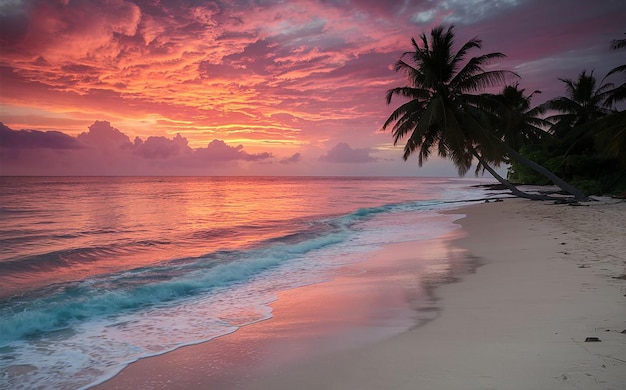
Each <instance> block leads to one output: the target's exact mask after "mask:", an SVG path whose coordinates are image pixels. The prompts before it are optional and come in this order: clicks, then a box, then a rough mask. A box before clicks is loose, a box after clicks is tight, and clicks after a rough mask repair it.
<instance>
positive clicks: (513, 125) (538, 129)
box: [494, 83, 550, 151]
mask: <svg viewBox="0 0 626 390" xmlns="http://www.w3.org/2000/svg"><path fill="white" fill-rule="evenodd" d="M525 92H526V90H524V89H520V88H519V84H517V83H516V84H514V85H507V86H505V87H504V89H503V90H502V92H500V94H498V95H494V100H495V101H496V102H497V103H498V105H497V106H496V107H495V112H496V113H497V118H498V119H497V122H498V123H497V124H496V134H498V135H499V136H500V137H502V139H503V141H504V142H505V143H506V144H507V145H508V146H510V147H511V148H512V149H513V150H515V151H519V150H520V148H521V147H522V146H524V145H528V144H537V143H539V142H541V140H542V139H545V138H547V137H549V134H548V133H546V132H545V131H544V128H547V127H548V126H549V125H550V122H548V121H546V120H545V119H543V118H542V115H543V114H544V113H545V107H544V106H541V105H539V106H535V107H532V108H531V100H532V98H533V96H534V95H535V94H538V93H541V91H533V92H532V93H531V94H529V95H525Z"/></svg>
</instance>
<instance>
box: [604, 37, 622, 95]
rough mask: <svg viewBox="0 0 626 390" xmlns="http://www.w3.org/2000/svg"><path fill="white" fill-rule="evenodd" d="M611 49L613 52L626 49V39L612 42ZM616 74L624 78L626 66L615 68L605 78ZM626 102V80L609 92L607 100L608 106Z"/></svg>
mask: <svg viewBox="0 0 626 390" xmlns="http://www.w3.org/2000/svg"><path fill="white" fill-rule="evenodd" d="M611 49H613V50H620V49H626V38H625V39H613V40H612V41H611ZM616 73H623V74H624V76H626V64H624V65H620V66H616V67H615V68H613V69H611V70H610V71H609V73H607V74H606V76H605V77H604V78H605V79H606V78H607V77H609V76H611V75H613V74H616ZM624 100H626V80H625V81H624V82H623V83H622V84H621V85H619V86H617V87H615V88H614V89H613V90H611V91H609V93H608V96H607V98H606V104H607V105H609V106H613V105H614V104H616V103H619V102H622V101H624Z"/></svg>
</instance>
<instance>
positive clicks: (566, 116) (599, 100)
mask: <svg viewBox="0 0 626 390" xmlns="http://www.w3.org/2000/svg"><path fill="white" fill-rule="evenodd" d="M559 80H561V81H562V82H563V83H565V91H566V96H559V97H556V98H554V99H551V100H548V101H547V102H546V103H545V106H546V108H548V109H551V110H555V111H557V112H558V114H555V115H552V116H550V117H548V118H546V119H548V120H549V121H551V122H553V123H554V124H553V126H552V127H551V128H550V132H552V133H553V134H554V135H555V136H556V137H557V138H561V139H563V138H566V137H567V138H574V139H578V138H580V137H581V134H579V132H572V129H573V128H575V127H577V126H581V125H584V124H586V123H589V122H592V121H595V120H598V119H600V118H602V117H605V116H607V115H609V114H611V110H609V109H608V108H607V103H606V100H607V98H608V96H609V95H608V93H609V92H611V89H612V88H613V84H610V83H607V84H602V85H600V86H599V87H596V85H597V81H596V78H595V77H594V75H593V71H592V72H591V73H590V74H587V71H585V70H584V71H582V72H581V73H580V74H579V75H578V78H577V79H576V80H571V79H559Z"/></svg>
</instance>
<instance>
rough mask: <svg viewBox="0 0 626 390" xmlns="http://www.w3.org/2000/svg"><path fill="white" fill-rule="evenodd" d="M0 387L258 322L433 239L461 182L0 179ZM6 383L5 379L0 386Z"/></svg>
mask: <svg viewBox="0 0 626 390" xmlns="http://www.w3.org/2000/svg"><path fill="white" fill-rule="evenodd" d="M0 183H1V193H0V207H1V208H0V215H1V217H2V224H1V225H0V372H1V373H2V376H1V377H0V383H1V382H4V384H5V385H7V387H8V388H16V389H17V388H38V387H41V388H79V387H84V386H89V385H90V384H93V383H98V382H99V381H102V380H103V379H105V378H108V377H110V376H111V375H113V374H115V373H116V372H118V371H119V370H120V369H121V368H123V367H124V366H125V365H127V364H128V363H129V362H132V361H134V360H137V359H139V358H142V357H146V356H152V355H156V354H160V353H164V352H166V351H170V350H172V349H175V348H177V347H180V346H182V345H188V344H193V343H198V342H202V341H206V340H210V339H212V338H215V337H217V336H220V335H224V334H228V333H231V332H234V331H236V330H237V329H238V328H239V327H241V326H245V325H247V324H251V323H254V322H257V321H260V320H263V319H267V318H269V317H271V309H270V307H269V304H270V303H271V302H272V301H273V300H275V299H276V293H277V292H278V291H282V290H285V289H291V288H295V287H298V286H303V285H307V284H311V283H317V282H321V281H324V280H328V279H330V278H332V276H333V273H334V272H336V271H337V270H338V269H339V268H341V267H342V266H345V265H347V264H352V263H357V262H359V261H363V260H364V259H365V258H366V257H367V255H368V254H369V253H371V251H373V250H375V249H377V248H379V247H381V246H382V245H385V244H387V243H393V242H401V241H409V240H415V239H423V240H428V239H430V238H435V237H439V236H441V235H443V234H446V232H448V231H450V229H452V228H453V226H452V224H451V222H452V219H453V218H452V217H450V216H445V215H441V214H439V213H437V211H439V210H442V209H446V208H452V207H457V206H458V205H459V203H457V202H458V201H463V200H470V199H477V198H481V197H483V196H484V194H483V191H482V190H480V189H477V188H472V187H470V185H471V184H476V182H475V181H471V180H450V179H431V178H429V179H424V178H421V179H417V178H7V177H5V178H1V179H0ZM0 387H4V386H0Z"/></svg>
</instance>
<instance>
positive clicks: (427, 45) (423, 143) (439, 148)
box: [383, 26, 548, 199]
mask: <svg viewBox="0 0 626 390" xmlns="http://www.w3.org/2000/svg"><path fill="white" fill-rule="evenodd" d="M453 29H454V26H450V27H448V28H447V29H444V27H443V26H439V27H435V28H433V29H432V31H431V33H430V41H429V39H428V37H427V36H426V34H424V33H422V34H421V35H420V44H418V42H417V41H416V40H415V39H411V42H412V44H413V51H410V52H406V53H404V54H403V56H402V57H401V59H400V60H399V61H397V62H396V64H395V70H396V71H403V72H405V73H406V75H407V77H408V81H409V85H408V86H405V87H398V88H393V89H390V90H389V91H388V92H387V104H391V100H392V98H393V97H394V96H399V97H403V98H406V99H408V101H407V102H405V103H403V104H401V105H400V106H399V107H398V108H396V109H395V110H394V111H393V112H392V113H391V115H390V116H389V118H388V119H387V120H386V121H385V123H384V125H383V129H387V128H388V127H390V126H391V132H392V135H393V137H394V144H397V143H398V142H399V141H400V140H401V139H403V138H404V137H407V136H408V139H407V141H406V144H405V146H404V155H403V158H404V159H405V160H406V159H408V157H409V156H410V155H411V154H413V153H415V152H417V153H418V164H419V166H422V165H423V163H424V162H425V161H426V160H427V159H428V157H429V156H430V155H431V153H432V152H433V150H436V152H437V154H438V155H439V156H441V157H444V158H449V159H451V160H452V162H453V163H454V165H455V166H456V168H457V170H458V172H459V175H461V176H463V175H464V174H465V173H467V171H468V170H469V169H470V167H471V166H472V161H473V159H474V158H476V159H477V160H478V164H479V168H478V169H480V168H484V169H485V170H487V171H488V172H489V173H490V174H491V175H493V176H494V177H495V178H496V179H497V180H498V181H499V182H500V183H502V184H503V185H505V186H506V187H507V188H508V189H509V190H510V191H511V192H513V193H514V194H515V195H517V196H520V197H525V198H533V199H546V198H548V197H545V196H541V195H534V194H527V193H524V192H522V191H520V190H519V189H518V188H517V187H515V186H513V185H512V184H511V183H509V182H508V181H507V180H506V179H504V178H503V177H502V176H500V175H499V174H498V173H497V172H496V171H495V170H494V169H493V168H492V166H491V165H495V166H497V165H498V164H500V163H502V162H504V161H506V158H507V156H506V152H505V147H504V145H503V143H502V140H501V139H500V138H499V137H497V136H494V134H493V133H491V132H490V128H491V126H490V123H492V119H493V113H492V112H490V109H489V108H490V107H493V99H492V97H491V96H488V95H486V94H476V93H477V92H479V91H481V90H483V89H485V88H488V87H492V86H495V85H498V84H500V83H503V82H504V81H506V79H507V78H508V77H510V76H517V75H516V74H515V73H512V72H509V71H504V70H490V71H485V70H484V69H483V66H485V65H486V64H488V63H489V62H490V61H491V60H493V59H499V58H503V57H504V54H502V53H489V54H484V55H481V56H478V57H472V58H470V59H469V60H467V61H465V58H466V57H467V54H468V52H469V51H470V50H472V49H480V48H481V46H482V41H481V40H479V39H477V38H473V39H471V40H469V41H468V42H466V43H465V44H463V46H461V48H460V49H459V50H458V51H457V52H456V53H454V52H453V50H452V46H453V43H454V32H453ZM405 56H410V60H411V61H410V62H411V63H409V62H406V61H404V60H403V59H402V58H403V57H405ZM392 124H393V125H392Z"/></svg>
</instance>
